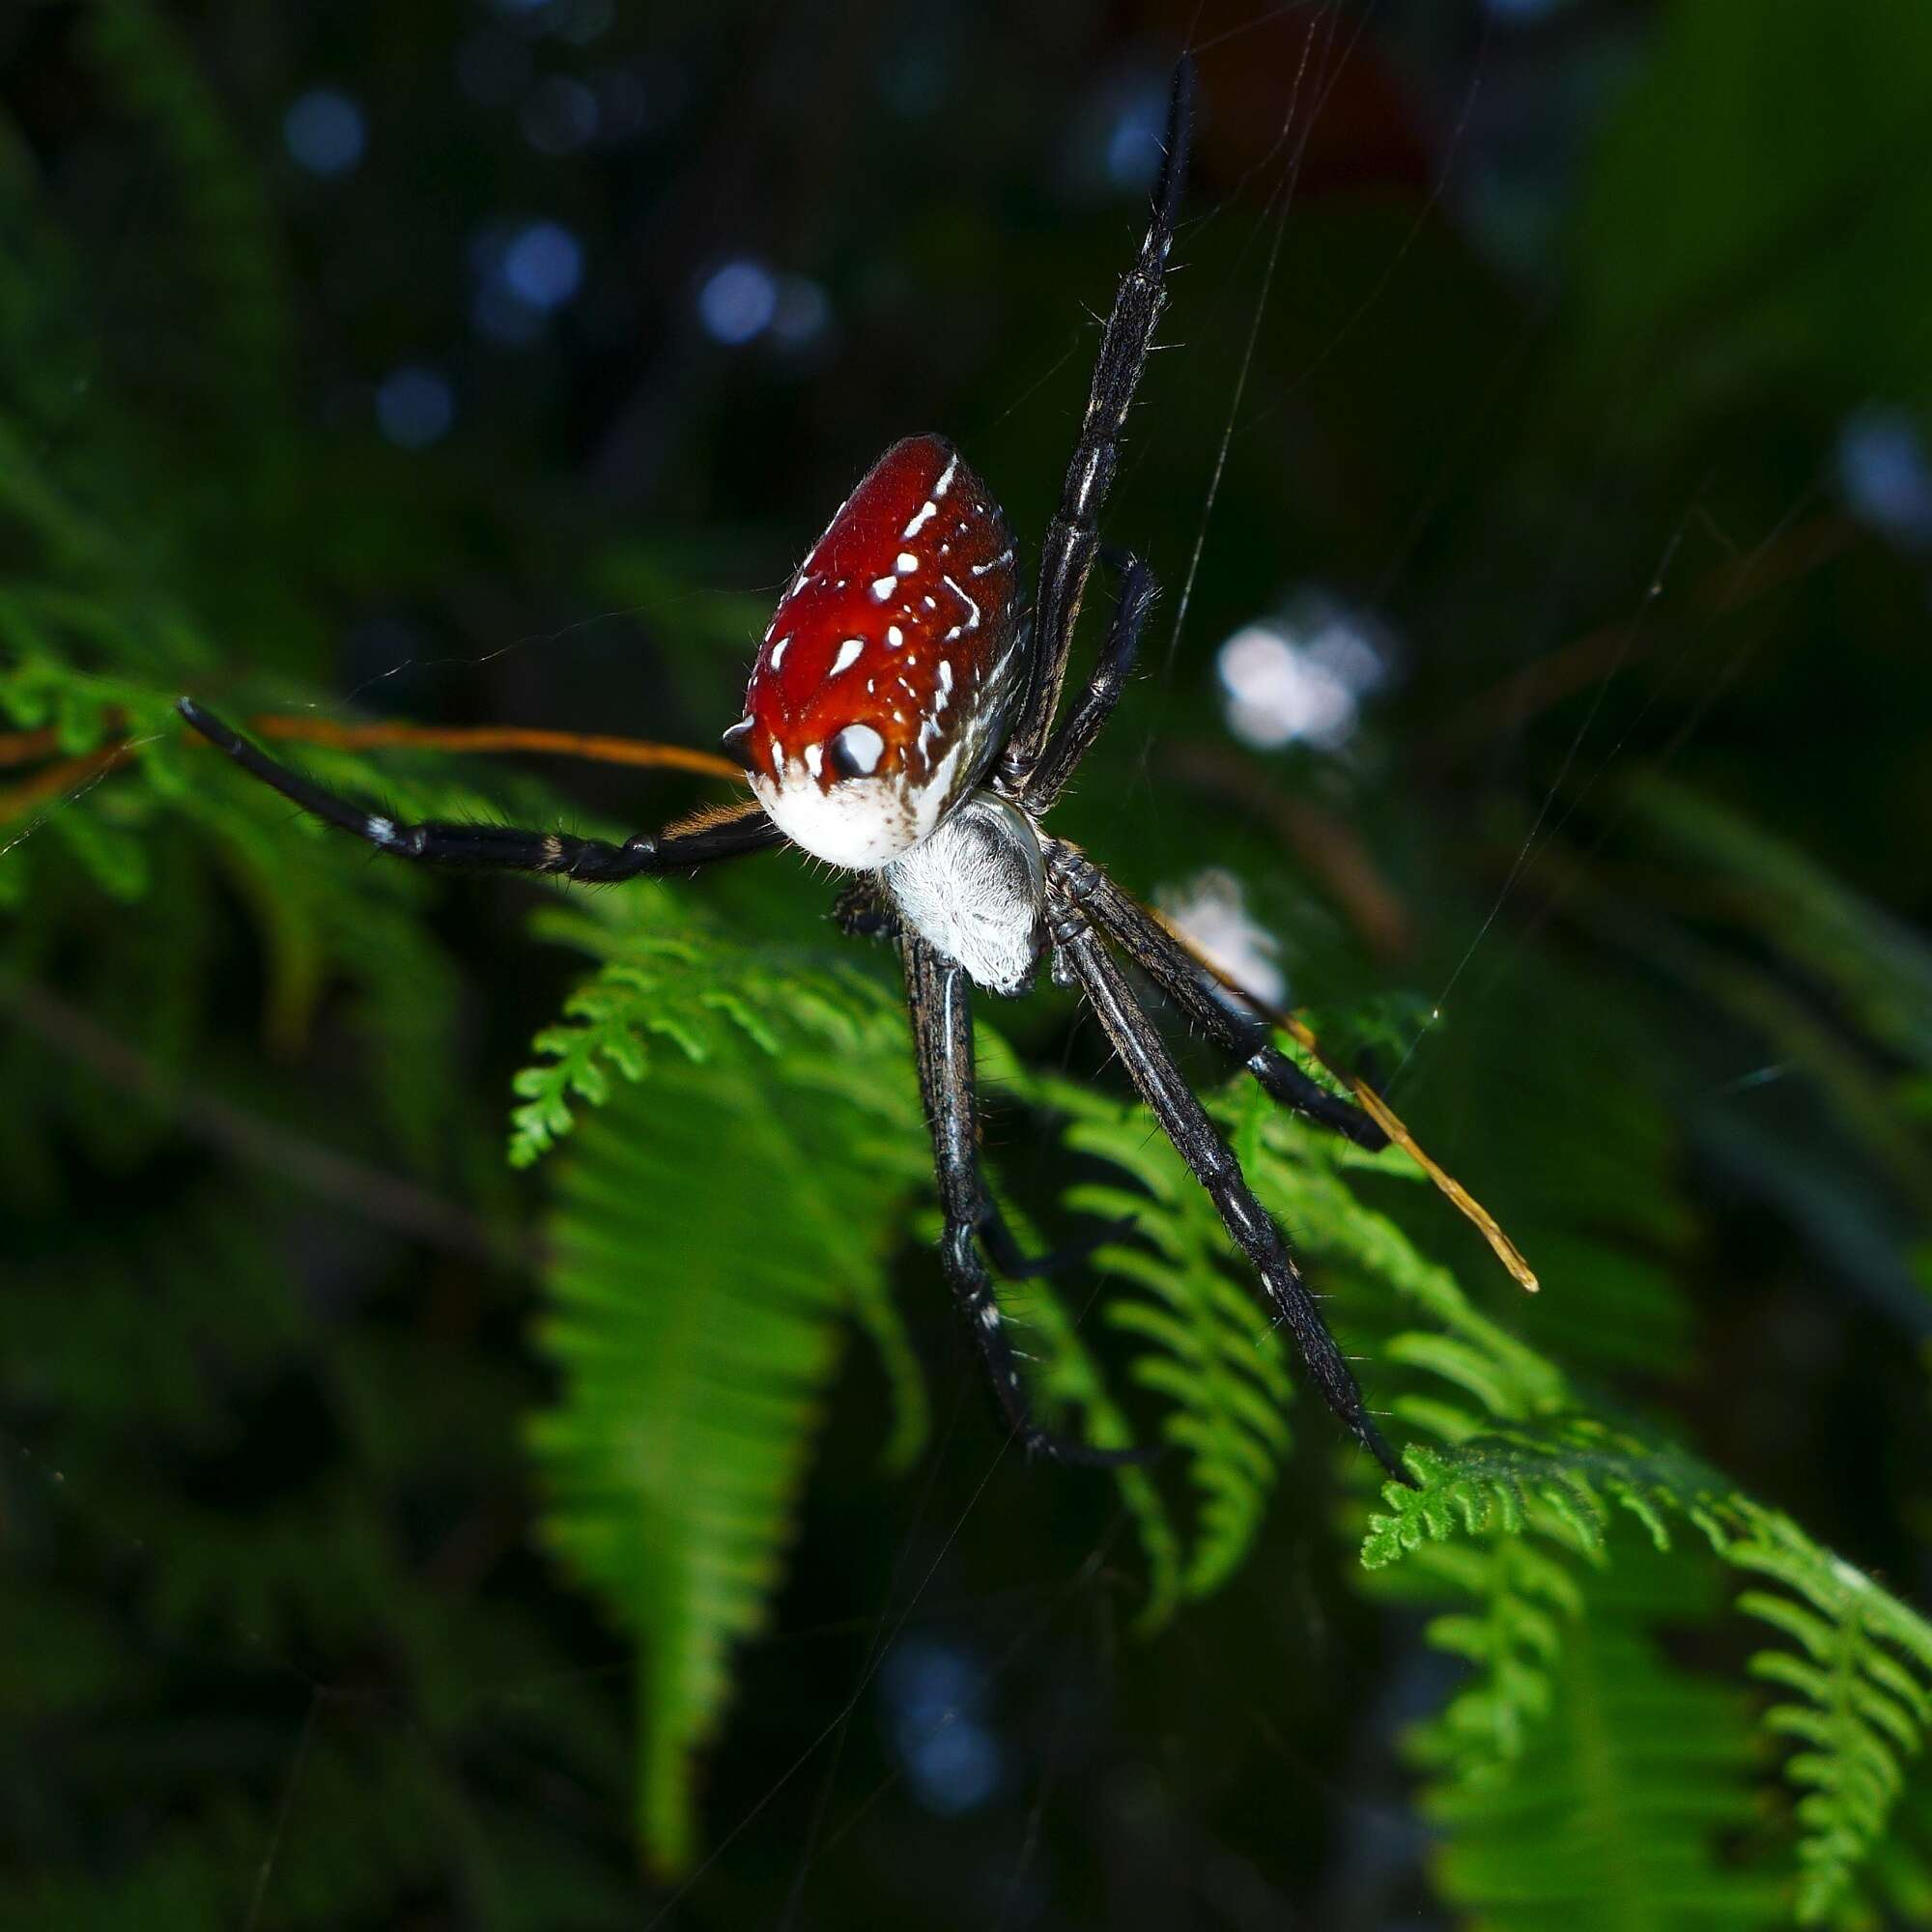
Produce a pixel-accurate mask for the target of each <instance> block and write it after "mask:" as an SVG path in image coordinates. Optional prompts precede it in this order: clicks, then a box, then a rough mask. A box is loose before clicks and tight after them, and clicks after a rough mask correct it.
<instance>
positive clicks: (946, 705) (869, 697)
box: [725, 436, 1026, 867]
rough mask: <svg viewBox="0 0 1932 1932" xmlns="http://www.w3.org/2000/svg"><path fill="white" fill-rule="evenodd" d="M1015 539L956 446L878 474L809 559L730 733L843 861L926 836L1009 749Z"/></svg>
mask: <svg viewBox="0 0 1932 1932" xmlns="http://www.w3.org/2000/svg"><path fill="white" fill-rule="evenodd" d="M1017 584H1018V578H1017V576H1016V573H1015V568H1014V557H1013V545H1012V539H1011V536H1010V535H1009V532H1008V529H1007V523H1006V518H1005V517H1004V516H1003V515H1002V514H1001V511H1000V506H999V505H998V504H997V503H996V502H995V501H994V500H993V497H992V495H991V493H990V492H989V491H988V490H987V488H986V486H985V485H984V484H983V483H982V482H980V478H979V477H978V476H976V475H975V474H974V473H973V471H972V470H971V469H968V468H967V467H966V465H965V464H964V463H963V462H961V461H960V459H959V456H958V453H957V452H956V451H955V450H954V449H953V447H952V444H951V443H949V442H947V441H946V440H944V439H943V438H940V437H936V436H915V437H908V438H907V439H906V440H904V441H903V442H897V443H895V444H894V445H893V446H892V448H891V449H889V450H887V451H886V453H885V455H883V456H882V457H880V459H879V460H878V462H877V463H876V464H874V465H873V466H872V469H870V470H869V471H868V472H867V476H866V478H865V480H864V481H863V482H862V483H861V484H860V485H859V487H858V488H857V489H856V490H854V491H853V493H852V494H851V496H850V497H847V498H846V500H845V503H844V506H843V507H842V508H841V509H840V510H839V512H838V515H837V516H836V517H834V518H833V520H832V523H831V526H829V527H828V528H827V530H826V532H825V534H824V535H823V536H822V537H820V538H819V540H818V542H817V543H816V544H815V545H814V546H813V548H812V551H811V554H810V555H809V556H808V557H807V558H806V560H805V562H804V563H803V564H802V565H801V566H800V568H799V571H798V575H797V576H796V577H795V578H794V579H793V580H792V582H791V585H790V587H789V588H788V589H787V590H786V592H785V594H784V596H783V597H782V598H781V600H780V603H779V607H778V610H777V611H776V612H775V613H774V614H773V617H772V621H771V626H770V628H769V629H768V630H767V631H766V633H765V639H764V643H763V646H762V647H761V648H760V650H759V653H758V661H757V664H756V666H755V667H754V668H753V672H752V681H751V685H750V688H749V689H748V690H747V692H746V694H745V717H744V718H743V719H742V720H741V721H740V722H739V723H738V724H737V725H733V726H732V727H731V729H730V730H729V731H727V732H726V733H725V739H726V741H727V742H728V743H729V744H730V745H731V746H732V748H733V750H734V752H736V753H737V754H738V755H739V756H740V757H741V758H742V759H743V760H744V762H745V765H746V767H747V769H748V770H749V771H750V773H751V775H752V783H753V789H754V790H755V791H756V792H757V794H758V797H759V800H760V801H761V803H762V804H763V805H764V807H765V810H767V811H768V812H769V813H770V814H771V816H772V817H773V818H774V819H775V820H776V821H777V823H778V824H779V826H780V828H781V830H782V831H783V832H784V833H785V834H786V836H787V837H789V838H791V839H792V840H793V841H794V842H795V843H797V844H799V845H802V846H804V847H805V849H806V850H807V851H810V852H813V853H816V854H817V856H818V857H820V858H822V859H827V860H830V861H831V862H832V863H833V864H834V865H839V866H848V867H874V866H880V865H884V864H885V863H887V862H888V861H889V860H891V859H893V858H895V857H896V856H897V855H898V854H899V853H900V852H903V851H905V850H907V849H908V848H909V847H910V846H912V845H914V844H916V843H917V842H918V841H919V840H920V839H921V838H924V837H925V836H926V835H927V834H928V833H929V832H931V830H932V829H933V827H934V826H935V825H937V824H938V822H939V820H940V819H941V818H942V817H943V816H944V815H945V813H946V811H947V810H948V809H949V808H950V807H951V806H952V804H953V803H954V802H955V801H956V800H958V799H959V798H961V797H963V796H964V795H965V793H966V792H967V791H968V790H970V789H971V787H972V785H973V783H974V782H975V781H977V780H978V778H979V777H980V774H981V773H982V772H983V771H984V769H985V766H986V763H987V760H988V759H989V758H990V757H991V756H992V754H993V753H994V752H995V751H997V750H998V748H999V743H1000V740H1001V737H1002V736H1003V735H1004V731H1005V727H1006V724H1007V720H1008V715H1009V710H1010V707H1011V704H1012V701H1013V700H1014V699H1015V698H1016V697H1017V696H1018V694H1019V691H1020V689H1021V688H1022V687H1023V685H1024V683H1025V671H1026V664H1025V659H1024V653H1023V652H1022V650H1021V648H1020V646H1021V639H1022V632H1021V626H1020V623H1019V612H1018V608H1017V604H1018V600H1017V596H1016V590H1017Z"/></svg>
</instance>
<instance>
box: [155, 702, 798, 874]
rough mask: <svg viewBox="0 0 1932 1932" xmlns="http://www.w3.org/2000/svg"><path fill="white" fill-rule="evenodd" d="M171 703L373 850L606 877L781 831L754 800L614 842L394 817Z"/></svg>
mask: <svg viewBox="0 0 1932 1932" xmlns="http://www.w3.org/2000/svg"><path fill="white" fill-rule="evenodd" d="M175 708H176V710H178V711H179V712H180V713H181V715H182V716H183V717H184V718H185V719H186V720H187V722H188V723H189V724H190V725H193V726H194V728H195V729H196V730H197V731H199V732H200V733H201V735H202V736H203V737H204V738H206V739H207V740H208V742H209V743H210V744H211V745H213V746H214V747H215V748H216V749H217V750H219V751H222V752H225V753H227V754H228V755H229V757H231V758H233V759H234V760H235V762H236V763H237V764H238V765H240V766H241V769H242V770H243V771H244V772H246V773H248V775H249V776H250V777H251V778H257V779H260V780H261V781H262V782H263V783H264V784H267V785H272V786H273V787H274V788H275V790H276V791H278V792H280V793H281V795H282V796H283V797H284V798H286V799H289V800H292V801H293V802H294V803H295V804H297V805H298V806H300V807H301V809H302V810H304V811H306V812H309V813H310V814H312V815H313V816H314V817H316V818H320V819H322V820H323V821H325V823H327V824H329V825H333V826H335V827H337V828H338V829H339V830H341V831H343V832H347V833H350V834H352V835H353V836H354V837H355V838H362V839H366V840H367V841H368V842H369V843H370V844H371V845H373V846H375V847H376V849H377V850H378V851H380V852H392V853H394V854H395V856H396V857H397V858H399V859H413V860H416V861H417V862H419V863H420V864H422V865H426V866H486V867H497V868H499V869H501V870H504V871H511V872H540V873H543V874H544V875H545V876H546V877H549V878H564V879H582V880H585V881H589V882H596V883H608V882H610V881H613V880H618V879H636V878H648V877H657V876H660V875H662V874H664V873H667V872H681V871H686V870H688V869H689V868H691V867H695V866H708V865H711V864H712V863H713V862H714V861H716V860H719V859H738V858H743V857H745V856H747V855H748V854H750V853H753V852H763V851H767V850H769V849H770V848H771V847H772V846H775V845H782V844H783V843H784V834H783V833H781V831H780V830H779V829H778V827H777V826H776V825H774V824H773V823H772V821H771V820H770V819H769V818H767V817H766V816H765V814H764V810H763V809H762V808H761V807H759V806H757V805H755V804H747V805H745V806H742V807H738V808H727V809H726V810H722V811H719V812H711V813H705V814H703V815H702V816H698V817H694V818H692V819H689V820H687V821H686V822H684V823H683V824H681V825H673V826H671V827H670V828H669V829H668V830H667V831H664V832H658V833H642V832H640V833H639V834H637V836H636V837H634V838H627V839H625V841H624V842H623V844H621V845H612V844H611V843H610V841H609V840H608V839H603V838H569V837H567V836H566V835H564V834H563V833H560V832H526V831H521V830H519V829H518V828H517V827H516V826H514V825H453V824H426V825H402V824H398V823H397V822H396V821H395V820H394V819H392V818H385V817H384V816H383V815H382V814H381V813H379V812H370V811H367V810H364V809H363V808H362V807H360V806H357V805H352V804H351V803H350V802H349V801H348V800H347V799H342V798H337V797H336V796H335V795H334V794H333V793H332V792H327V791H325V790H324V789H323V788H322V787H321V786H320V785H318V784H315V783H313V782H312V781H309V780H308V779H305V778H303V777H302V776H301V775H300V773H298V772H292V771H291V770H290V769H289V768H288V767H287V766H286V765H279V764H277V763H276V762H275V761H274V759H273V758H271V757H270V756H268V754H267V753H264V752H262V751H260V750H258V749H257V748H256V747H255V746H253V745H251V744H250V743H249V742H248V741H247V739H245V738H243V737H241V735H240V734H239V733H237V732H235V731H233V730H231V729H230V728H229V727H228V726H227V725H224V724H223V723H222V722H221V720H220V719H218V718H216V717H215V716H214V715H213V713H212V712H208V711H204V710H203V709H202V708H201V706H200V705H198V704H197V703H195V701H194V700H193V699H192V698H189V697H184V698H182V699H181V700H180V701H179V703H177V705H176V706H175Z"/></svg>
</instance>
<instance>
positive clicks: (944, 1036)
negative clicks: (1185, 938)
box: [900, 931, 1151, 1468]
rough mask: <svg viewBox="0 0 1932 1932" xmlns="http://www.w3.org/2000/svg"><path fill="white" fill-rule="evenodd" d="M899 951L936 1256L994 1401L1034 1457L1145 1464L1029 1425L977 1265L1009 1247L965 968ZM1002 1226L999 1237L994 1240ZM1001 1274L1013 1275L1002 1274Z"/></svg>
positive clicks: (910, 948)
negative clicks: (989, 1147) (991, 1177)
mask: <svg viewBox="0 0 1932 1932" xmlns="http://www.w3.org/2000/svg"><path fill="white" fill-rule="evenodd" d="M900 943H901V946H902V947H903V949H904V953H905V976H906V1005H907V1006H908V1008H909V1009H911V1013H912V1033H913V1044H914V1048H915V1050H916V1053H917V1055H918V1060H919V1087H920V1094H921V1095H922V1097H923V1100H924V1102H925V1118H926V1122H927V1123H928V1125H929V1126H930V1127H931V1129H932V1159H933V1166H934V1169H935V1170H936V1172H937V1175H938V1179H939V1202H940V1207H941V1209H942V1210H943V1212H944V1214H945V1217H946V1232H945V1234H944V1235H943V1236H941V1238H940V1258H941V1261H942V1263H943V1264H944V1266H945V1269H946V1279H947V1283H948V1285H949V1286H950V1287H951V1288H952V1296H953V1300H954V1301H955V1303H956V1304H957V1306H958V1309H959V1315H960V1319H961V1320H962V1321H964V1322H965V1323H966V1326H967V1328H968V1330H969V1331H970V1332H971V1334H972V1337H973V1341H974V1344H975V1346H976V1347H977V1348H978V1349H979V1350H980V1360H981V1361H983V1362H984V1363H985V1365H986V1373H987V1375H988V1376H989V1377H990V1378H991V1380H992V1384H993V1394H994V1397H995V1398H996V1400H997V1401H998V1403H999V1405H1000V1412H1001V1413H1002V1414H1003V1415H1004V1416H1005V1417H1006V1420H1007V1426H1008V1427H1009V1429H1010V1430H1011V1431H1012V1433H1013V1435H1014V1437H1015V1438H1016V1439H1017V1440H1018V1441H1019V1442H1020V1443H1021V1445H1022V1446H1023V1447H1024V1448H1025V1449H1026V1450H1027V1452H1028V1453H1029V1454H1031V1455H1041V1456H1050V1457H1052V1458H1054V1459H1055V1460H1056V1461H1058V1462H1062V1463H1087V1464H1091V1465H1093V1466H1095V1467H1102V1468H1112V1467H1116V1466H1118V1465H1119V1464H1121V1463H1138V1462H1145V1461H1146V1460H1147V1459H1148V1457H1149V1455H1150V1454H1151V1452H1150V1451H1147V1450H1139V1449H1094V1448H1090V1447H1089V1446H1088V1445H1086V1444H1085V1443H1080V1442H1068V1441H1065V1440H1064V1439H1063V1438H1061V1437H1059V1436H1057V1435H1050V1434H1048V1433H1047V1431H1045V1430H1043V1429H1041V1428H1040V1427H1039V1425H1038V1424H1037V1422H1035V1420H1034V1418H1033V1406H1032V1404H1031V1403H1030V1402H1029V1401H1028V1399H1027V1391H1026V1382H1025V1380H1024V1379H1023V1378H1022V1377H1021V1374H1020V1364H1019V1357H1018V1356H1017V1355H1016V1354H1015V1353H1014V1351H1013V1345H1012V1343H1011V1341H1010V1340H1009V1338H1008V1335H1007V1328H1006V1323H1005V1321H1003V1320H1002V1318H1001V1315H1000V1306H999V1303H998V1302H997V1301H996V1300H995V1299H994V1298H993V1282H992V1277H991V1275H990V1274H989V1273H988V1272H987V1269H986V1264H985V1263H984V1261H983V1260H982V1259H981V1258H980V1241H981V1240H986V1241H987V1243H988V1245H989V1246H990V1245H992V1243H993V1241H995V1240H1000V1239H1004V1241H1006V1242H1010V1241H1011V1238H1012V1237H1011V1236H1010V1235H1009V1234H1007V1233H1006V1232H1005V1224H1004V1223H1003V1222H1001V1221H1000V1220H999V1219H998V1216H997V1214H996V1212H995V1211H994V1209H993V1206H992V1200H991V1197H990V1196H989V1195H988V1194H987V1192H986V1187H985V1183H984V1181H983V1180H982V1179H981V1178H980V1143H979V1125H978V1122H977V1119H976V1116H975V1108H974V1098H975V1083H974V1077H973V1009H972V1003H971V988H972V982H971V980H969V979H968V978H967V975H966V969H965V968H964V967H963V966H959V965H956V964H955V963H954V962H953V961H952V960H950V959H944V958H942V957H941V956H940V954H939V953H938V952H937V951H936V950H935V949H934V948H933V947H932V946H930V945H929V944H928V943H927V942H926V941H925V940H923V939H922V938H921V937H920V936H919V934H918V933H916V932H912V931H907V932H905V933H903V934H902V935H901V941H900ZM995 1229H998V1230H999V1231H1000V1233H999V1234H998V1235H995V1234H994V1230H995ZM1005 1271H1006V1272H1009V1273H1010V1272H1013V1271H1014V1270H1011V1269H1005Z"/></svg>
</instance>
